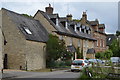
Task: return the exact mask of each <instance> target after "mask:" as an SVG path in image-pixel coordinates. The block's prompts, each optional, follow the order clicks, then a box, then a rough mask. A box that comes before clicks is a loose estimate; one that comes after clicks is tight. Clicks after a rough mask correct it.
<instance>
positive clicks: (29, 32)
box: [24, 27, 32, 34]
mask: <svg viewBox="0 0 120 80" xmlns="http://www.w3.org/2000/svg"><path fill="white" fill-rule="evenodd" d="M24 29H25V31H26V33H27V34H32V32H31V31H30V30H29V29H28V28H27V27H24Z"/></svg>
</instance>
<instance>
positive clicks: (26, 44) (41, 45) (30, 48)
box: [1, 8, 48, 70]
mask: <svg viewBox="0 0 120 80" xmlns="http://www.w3.org/2000/svg"><path fill="white" fill-rule="evenodd" d="M1 11H2V31H3V33H4V36H5V40H6V43H5V45H4V51H3V58H4V68H5V69H23V70H35V69H41V68H45V67H46V58H45V52H46V51H45V50H46V49H45V48H46V42H47V40H48V32H47V31H46V29H45V28H44V27H43V25H42V24H41V22H39V21H38V20H35V19H33V18H30V17H26V16H24V15H22V14H18V13H15V12H13V11H10V10H7V9H4V8H2V9H1Z"/></svg>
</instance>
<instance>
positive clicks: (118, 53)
mask: <svg viewBox="0 0 120 80" xmlns="http://www.w3.org/2000/svg"><path fill="white" fill-rule="evenodd" d="M109 48H110V49H111V50H112V52H113V56H114V57H120V47H119V41H118V40H117V39H115V40H113V42H112V44H111V45H110V47H109Z"/></svg>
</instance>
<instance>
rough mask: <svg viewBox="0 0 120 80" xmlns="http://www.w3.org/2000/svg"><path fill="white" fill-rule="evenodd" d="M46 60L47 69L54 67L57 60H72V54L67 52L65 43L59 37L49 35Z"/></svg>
mask: <svg viewBox="0 0 120 80" xmlns="http://www.w3.org/2000/svg"><path fill="white" fill-rule="evenodd" d="M46 53H47V54H46V58H47V60H46V61H47V62H46V63H47V67H54V66H55V61H56V60H58V59H59V60H62V61H66V60H70V59H71V57H72V54H71V53H70V52H68V51H67V49H66V46H65V42H64V41H63V40H59V38H58V37H57V36H54V35H52V34H50V35H49V40H48V42H47V46H46Z"/></svg>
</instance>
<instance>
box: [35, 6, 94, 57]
mask: <svg viewBox="0 0 120 80" xmlns="http://www.w3.org/2000/svg"><path fill="white" fill-rule="evenodd" d="M45 10H46V11H45V12H44V11H41V10H38V11H37V13H36V14H35V15H34V19H37V20H39V21H40V22H41V23H42V24H43V26H44V27H45V29H46V30H47V31H48V32H49V33H52V34H54V35H57V36H58V37H59V38H60V39H63V40H64V41H65V43H66V46H67V47H68V50H70V51H71V52H73V54H74V57H73V58H74V59H75V58H77V54H76V49H77V48H79V50H80V53H82V54H83V58H95V50H94V48H95V47H94V44H95V42H96V39H95V38H94V36H93V28H92V27H91V26H90V25H88V24H82V22H76V21H73V20H72V15H71V14H69V15H67V16H66V17H59V14H54V13H53V10H54V9H53V8H52V7H51V5H50V4H49V7H46V8H45ZM84 14H85V12H84V13H83V15H82V20H81V21H83V22H84V21H85V19H86V16H85V15H84Z"/></svg>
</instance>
